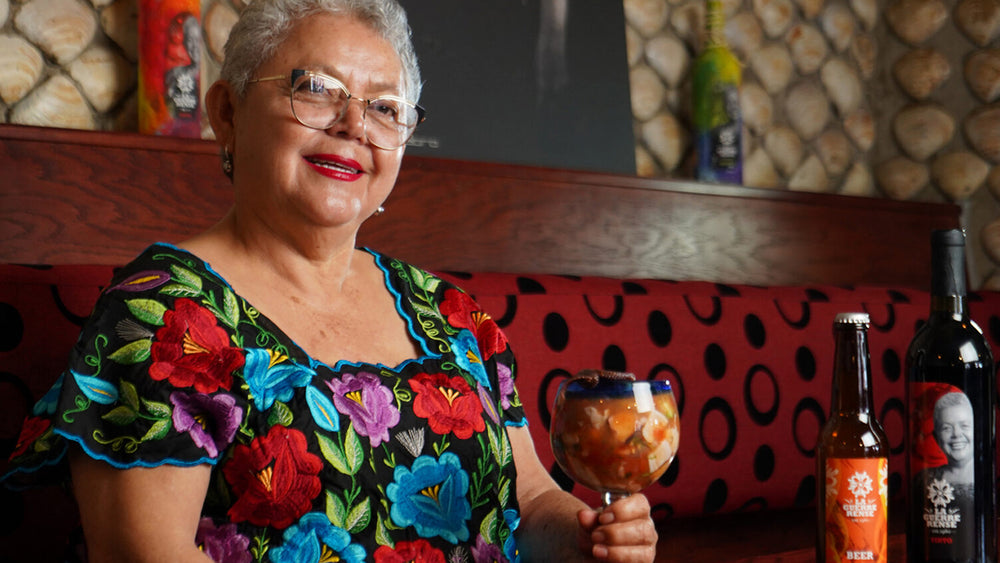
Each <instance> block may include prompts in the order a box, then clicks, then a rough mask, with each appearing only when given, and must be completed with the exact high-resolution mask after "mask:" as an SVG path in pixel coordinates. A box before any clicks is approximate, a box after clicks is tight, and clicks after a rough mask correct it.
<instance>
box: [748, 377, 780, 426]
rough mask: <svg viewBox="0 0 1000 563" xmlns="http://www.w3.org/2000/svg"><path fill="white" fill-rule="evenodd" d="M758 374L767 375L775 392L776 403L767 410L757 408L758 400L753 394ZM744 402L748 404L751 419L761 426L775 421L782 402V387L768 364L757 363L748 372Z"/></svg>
mask: <svg viewBox="0 0 1000 563" xmlns="http://www.w3.org/2000/svg"><path fill="white" fill-rule="evenodd" d="M758 376H763V377H767V380H768V381H769V382H770V383H771V390H772V392H773V394H774V403H773V404H772V405H771V408H769V409H767V410H762V409H759V408H757V401H756V400H755V398H754V394H753V387H754V385H753V383H754V380H756V379H757V377H758ZM743 402H744V404H746V406H747V412H748V413H749V414H750V419H751V420H753V421H754V422H755V423H757V424H759V425H761V426H767V425H768V424H771V423H772V422H774V418H775V417H776V416H778V405H780V404H781V388H780V386H779V385H778V378H776V377H775V376H774V374H773V373H771V370H770V369H768V368H767V366H764V365H760V364H757V365H755V366H753V367H751V368H750V371H748V372H747V376H746V378H745V379H744V380H743Z"/></svg>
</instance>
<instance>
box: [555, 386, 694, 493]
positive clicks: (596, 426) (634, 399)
mask: <svg viewBox="0 0 1000 563" xmlns="http://www.w3.org/2000/svg"><path fill="white" fill-rule="evenodd" d="M549 437H550V439H551V443H552V452H553V454H555V458H556V461H557V462H558V463H559V466H560V467H562V469H563V471H565V472H566V474H567V475H569V476H570V477H572V478H573V480H575V481H576V482H577V483H580V484H581V485H584V486H585V487H588V488H590V489H593V490H595V491H597V492H599V493H602V497H603V501H604V504H605V505H608V504H610V503H611V502H613V501H614V500H616V499H618V498H621V497H624V496H628V495H629V494H631V493H635V492H638V491H640V490H642V489H643V488H644V487H646V486H647V485H649V484H651V483H652V482H653V481H655V480H656V479H658V478H659V477H660V476H661V475H663V473H664V472H665V471H666V470H667V467H669V466H670V462H671V461H673V459H674V455H675V454H676V453H677V446H678V443H679V442H680V416H679V415H678V412H677V403H676V402H675V401H674V394H673V391H672V390H671V388H670V383H669V382H667V381H635V376H634V375H632V374H629V373H622V372H612V371H597V370H584V371H582V372H580V374H579V375H578V376H577V377H574V378H572V379H567V380H565V381H563V382H562V384H560V385H559V390H558V391H557V393H556V398H555V404H554V407H553V410H552V424H551V427H550V429H549Z"/></svg>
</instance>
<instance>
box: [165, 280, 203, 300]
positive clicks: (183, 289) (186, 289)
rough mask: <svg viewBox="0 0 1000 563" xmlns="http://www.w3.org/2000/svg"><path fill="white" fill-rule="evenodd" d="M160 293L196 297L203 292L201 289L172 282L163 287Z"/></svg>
mask: <svg viewBox="0 0 1000 563" xmlns="http://www.w3.org/2000/svg"><path fill="white" fill-rule="evenodd" d="M160 293H165V294H167V295H173V296H174V297H194V296H195V295H198V294H199V293H201V291H200V290H198V289H196V288H193V287H191V286H189V285H184V284H182V283H170V284H167V285H165V286H163V287H161V288H160Z"/></svg>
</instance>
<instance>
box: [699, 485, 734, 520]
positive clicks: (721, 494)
mask: <svg viewBox="0 0 1000 563" xmlns="http://www.w3.org/2000/svg"><path fill="white" fill-rule="evenodd" d="M728 497H729V487H728V486H727V485H726V482H725V480H723V479H715V480H714V481H712V482H711V484H709V485H708V490H707V491H705V505H704V508H703V509H702V511H703V512H704V513H705V514H712V513H714V512H718V511H719V510H721V509H722V507H723V506H725V504H726V499H727V498H728Z"/></svg>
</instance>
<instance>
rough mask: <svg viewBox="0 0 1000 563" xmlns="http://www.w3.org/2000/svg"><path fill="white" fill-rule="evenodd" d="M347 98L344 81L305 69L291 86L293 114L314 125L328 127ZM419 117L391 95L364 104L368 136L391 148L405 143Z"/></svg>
mask: <svg viewBox="0 0 1000 563" xmlns="http://www.w3.org/2000/svg"><path fill="white" fill-rule="evenodd" d="M350 99H351V95H350V93H349V92H348V91H347V89H346V88H345V87H344V85H343V84H341V83H340V82H337V81H335V80H333V79H331V78H328V77H324V76H320V75H317V74H312V73H305V74H303V75H302V76H300V77H298V79H297V80H296V81H295V84H293V86H292V112H293V113H294V114H295V118H296V119H298V120H299V122H300V123H302V124H303V125H305V126H306V127H312V128H314V129H329V128H330V127H332V126H333V125H334V124H335V123H337V122H338V121H339V120H340V119H341V118H342V117H343V116H344V113H345V112H346V111H347V106H348V104H349V103H350ZM361 102H362V103H365V100H361ZM418 121H419V115H418V112H417V110H416V109H415V108H414V107H413V106H412V105H410V104H408V103H407V102H405V101H403V100H402V99H395V98H394V97H381V98H376V99H374V100H371V101H370V102H368V103H367V106H366V108H365V132H366V134H367V136H368V140H369V141H370V142H371V143H372V144H374V145H376V146H379V147H382V148H387V149H394V148H398V147H401V146H403V145H404V144H406V141H407V140H409V138H410V135H411V134H413V130H414V128H415V127H416V126H417V122H418Z"/></svg>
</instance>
